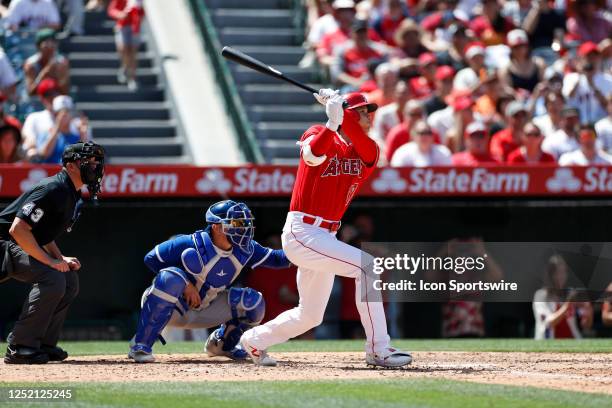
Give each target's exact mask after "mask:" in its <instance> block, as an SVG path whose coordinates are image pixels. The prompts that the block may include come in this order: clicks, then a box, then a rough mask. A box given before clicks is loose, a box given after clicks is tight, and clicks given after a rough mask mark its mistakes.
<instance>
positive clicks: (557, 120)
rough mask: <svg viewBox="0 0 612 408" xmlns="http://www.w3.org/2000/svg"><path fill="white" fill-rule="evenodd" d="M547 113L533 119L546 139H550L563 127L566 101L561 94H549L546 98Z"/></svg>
mask: <svg viewBox="0 0 612 408" xmlns="http://www.w3.org/2000/svg"><path fill="white" fill-rule="evenodd" d="M544 106H545V107H546V113H545V114H544V115H540V116H536V117H535V118H533V123H534V124H535V125H536V126H537V127H538V128H539V129H540V130H541V131H542V134H543V135H544V137H545V138H546V137H549V136H551V135H552V134H553V133H555V132H556V131H557V130H559V129H560V126H561V121H562V120H561V119H562V118H561V111H562V110H563V107H564V106H565V99H563V95H561V93H560V92H549V93H548V94H546V97H545V98H544Z"/></svg>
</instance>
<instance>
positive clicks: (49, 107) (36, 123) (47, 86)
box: [22, 79, 89, 160]
mask: <svg viewBox="0 0 612 408" xmlns="http://www.w3.org/2000/svg"><path fill="white" fill-rule="evenodd" d="M37 92H38V96H39V98H40V100H41V102H42V104H43V106H44V109H43V110H41V111H37V112H32V113H30V114H29V115H28V116H27V117H26V119H25V122H24V124H23V129H22V135H23V148H24V150H25V152H26V158H27V159H28V160H31V159H33V160H38V159H40V154H39V153H40V152H39V150H40V148H41V147H42V145H43V143H44V142H45V141H46V140H47V139H48V138H49V134H50V131H51V129H53V128H54V127H56V126H57V125H58V124H59V123H58V120H57V113H56V109H55V108H59V107H60V106H61V105H60V103H62V104H63V106H65V107H67V108H72V99H71V98H69V99H63V100H62V99H60V100H62V101H63V102H57V103H55V99H56V97H57V96H59V95H60V93H59V90H58V87H57V82H55V80H53V79H43V80H42V81H41V82H40V84H39V85H38V88H37ZM54 103H55V106H54ZM59 110H61V109H59ZM68 110H72V109H68ZM66 116H67V115H63V118H64V119H63V120H66V119H65V117H66ZM70 116H72V114H71V115H70ZM81 122H82V120H81V118H76V117H75V118H73V119H72V120H71V122H70V126H71V132H72V133H74V134H78V133H79V128H81V127H83V123H81ZM62 125H64V124H63V123H62ZM85 125H86V123H85ZM62 128H63V129H64V128H65V127H64V126H62ZM87 132H88V133H89V130H87Z"/></svg>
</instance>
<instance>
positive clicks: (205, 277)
mask: <svg viewBox="0 0 612 408" xmlns="http://www.w3.org/2000/svg"><path fill="white" fill-rule="evenodd" d="M144 263H145V265H147V267H148V268H149V269H151V270H152V271H153V273H156V274H157V273H158V272H159V271H160V270H161V269H164V268H167V267H170V266H174V267H178V268H181V269H183V270H184V271H186V272H187V278H188V280H189V282H190V283H192V284H193V285H194V286H195V287H196V289H198V291H199V292H200V298H201V299H202V306H201V307H202V308H205V307H206V306H208V304H210V302H211V301H212V300H213V299H214V298H215V297H216V296H217V293H219V292H221V291H223V290H225V289H227V288H229V287H230V286H231V284H232V283H233V282H234V280H236V278H237V277H238V275H239V274H240V272H241V271H242V269H243V268H257V267H258V266H266V267H269V268H286V267H288V266H289V265H290V262H289V260H288V259H287V257H286V256H285V253H284V252H283V250H282V249H277V250H273V249H271V248H266V247H263V246H261V245H259V244H258V243H257V242H255V241H254V240H252V241H251V244H250V245H249V250H248V251H244V250H243V249H241V248H240V247H238V246H233V247H232V249H231V250H229V251H224V250H222V249H220V248H218V247H216V246H215V245H214V244H213V242H212V239H211V237H210V235H209V234H208V233H207V232H206V231H196V232H194V233H193V234H191V235H179V236H177V237H176V238H174V239H171V240H168V241H165V242H162V243H161V244H159V245H156V246H155V248H153V249H152V250H151V251H149V253H148V254H147V255H145V258H144ZM181 303H183V302H181ZM183 306H186V305H183Z"/></svg>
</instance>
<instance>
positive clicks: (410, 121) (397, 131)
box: [384, 99, 439, 162]
mask: <svg viewBox="0 0 612 408" xmlns="http://www.w3.org/2000/svg"><path fill="white" fill-rule="evenodd" d="M403 113H404V115H403V120H402V123H400V124H399V125H396V126H395V127H393V129H391V131H390V132H389V136H387V140H386V143H385V149H384V150H385V157H386V159H387V162H391V158H392V157H393V154H394V153H395V151H396V150H397V149H398V148H399V147H400V146H402V145H404V144H406V143H408V142H409V141H410V131H411V130H412V126H413V125H414V124H415V123H416V122H418V121H419V120H422V119H423V118H424V117H425V111H424V110H423V104H422V103H421V102H420V101H417V100H416V99H412V100H410V101H408V103H406V106H405V107H404V112H403ZM438 140H439V138H438Z"/></svg>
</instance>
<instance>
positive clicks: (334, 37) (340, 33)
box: [317, 0, 380, 67]
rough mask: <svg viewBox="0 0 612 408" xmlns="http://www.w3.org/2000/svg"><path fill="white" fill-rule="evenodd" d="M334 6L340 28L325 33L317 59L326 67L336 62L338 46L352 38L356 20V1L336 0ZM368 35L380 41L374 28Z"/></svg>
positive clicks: (318, 47) (318, 49)
mask: <svg viewBox="0 0 612 408" xmlns="http://www.w3.org/2000/svg"><path fill="white" fill-rule="evenodd" d="M333 8H334V17H335V18H336V22H337V23H338V29H337V30H336V31H334V32H332V33H329V34H325V35H324V36H323V39H322V40H321V43H320V44H319V45H318V46H317V59H318V61H319V63H320V64H321V65H323V66H324V67H329V66H331V65H332V64H333V63H334V54H335V53H336V50H337V48H338V47H340V46H342V45H344V44H345V43H347V42H348V41H349V40H350V39H351V27H352V25H353V23H354V22H355V3H354V2H353V1H352V0H336V1H335V2H334V4H333ZM368 37H369V38H370V40H372V41H380V36H379V35H378V34H377V33H376V31H374V30H372V29H368Z"/></svg>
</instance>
